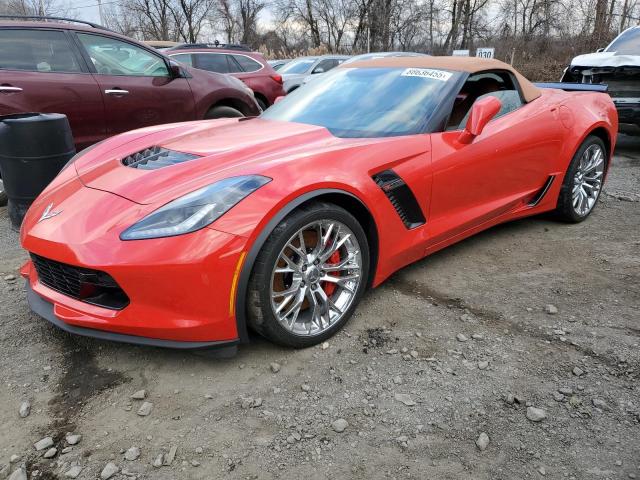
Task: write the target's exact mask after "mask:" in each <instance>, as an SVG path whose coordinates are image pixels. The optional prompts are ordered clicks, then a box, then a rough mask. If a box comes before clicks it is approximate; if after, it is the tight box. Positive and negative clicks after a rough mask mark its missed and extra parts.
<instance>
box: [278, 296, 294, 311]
mask: <svg viewBox="0 0 640 480" xmlns="http://www.w3.org/2000/svg"><path fill="white" fill-rule="evenodd" d="M294 297H295V295H293V294H290V295H287V296H286V297H284V300H282V302H280V304H279V305H278V308H276V314H278V313H280V312H281V311H282V309H283V308H284V307H286V306H287V305H288V304H289V302H290V301H291V300H293V298H294Z"/></svg>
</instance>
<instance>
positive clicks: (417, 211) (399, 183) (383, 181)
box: [372, 170, 426, 229]
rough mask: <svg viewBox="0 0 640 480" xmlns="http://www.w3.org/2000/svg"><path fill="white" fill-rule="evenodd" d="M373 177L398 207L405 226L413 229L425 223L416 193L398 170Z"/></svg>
mask: <svg viewBox="0 0 640 480" xmlns="http://www.w3.org/2000/svg"><path fill="white" fill-rule="evenodd" d="M372 178H373V181H374V182H376V184H377V185H378V186H379V187H380V188H381V189H382V191H383V192H384V194H385V195H386V196H387V198H388V199H389V201H390V202H391V205H393V208H395V209H396V212H398V215H399V216H400V219H401V220H402V223H404V226H405V227H407V228H408V229H412V228H416V227H419V226H420V225H424V223H425V221H426V220H425V218H424V214H423V213H422V209H421V208H420V205H418V201H417V200H416V197H415V195H414V194H413V192H412V191H411V189H410V188H409V186H408V185H407V184H406V183H404V180H402V178H400V177H399V176H398V174H396V172H394V171H393V170H385V171H383V172H380V173H377V174H375V175H374V176H373V177H372Z"/></svg>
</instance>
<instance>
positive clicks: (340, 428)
mask: <svg viewBox="0 0 640 480" xmlns="http://www.w3.org/2000/svg"><path fill="white" fill-rule="evenodd" d="M348 426H349V422H347V421H346V420H345V419H344V418H339V419H337V420H336V421H335V422H333V423H332V424H331V427H332V428H333V429H334V430H335V431H336V432H338V433H342V432H344V431H345V430H346V429H347V427H348Z"/></svg>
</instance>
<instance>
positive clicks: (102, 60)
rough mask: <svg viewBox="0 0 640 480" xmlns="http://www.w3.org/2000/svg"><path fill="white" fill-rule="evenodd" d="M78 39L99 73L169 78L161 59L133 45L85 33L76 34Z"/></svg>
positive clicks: (167, 70)
mask: <svg viewBox="0 0 640 480" xmlns="http://www.w3.org/2000/svg"><path fill="white" fill-rule="evenodd" d="M78 38H79V39H80V42H81V43H82V45H83V46H84V48H85V50H86V51H87V54H88V55H89V58H90V59H91V62H92V63H93V66H94V67H95V69H96V71H97V73H98V74H101V75H125V76H137V77H168V76H169V69H168V68H167V64H166V63H165V61H164V59H163V58H162V57H159V56H157V55H154V54H153V53H151V52H148V51H147V50H145V49H143V48H140V47H137V46H136V45H133V44H131V43H127V42H123V41H120V40H116V39H114V38H109V37H103V36H101V35H92V34H87V33H79V34H78Z"/></svg>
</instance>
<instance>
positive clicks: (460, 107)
mask: <svg viewBox="0 0 640 480" xmlns="http://www.w3.org/2000/svg"><path fill="white" fill-rule="evenodd" d="M486 97H495V98H497V99H498V100H500V103H501V104H502V107H501V108H500V111H499V112H498V113H497V115H496V116H495V117H494V118H499V117H501V116H503V115H506V114H508V113H511V112H513V111H515V110H517V109H518V108H520V107H521V106H522V105H524V102H523V101H522V97H521V95H520V91H519V90H518V89H517V87H516V85H515V81H514V80H513V77H512V76H511V74H510V73H509V72H499V71H495V72H482V73H476V74H474V75H471V76H469V78H468V79H467V81H466V82H465V83H464V85H463V86H462V88H461V89H460V92H459V93H458V95H457V97H456V100H455V103H454V105H453V110H452V111H451V115H450V117H449V123H448V124H447V130H462V129H464V127H465V125H466V123H467V119H468V118H469V115H470V114H471V107H473V104H474V103H476V102H477V101H478V100H482V99H483V98H486Z"/></svg>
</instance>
